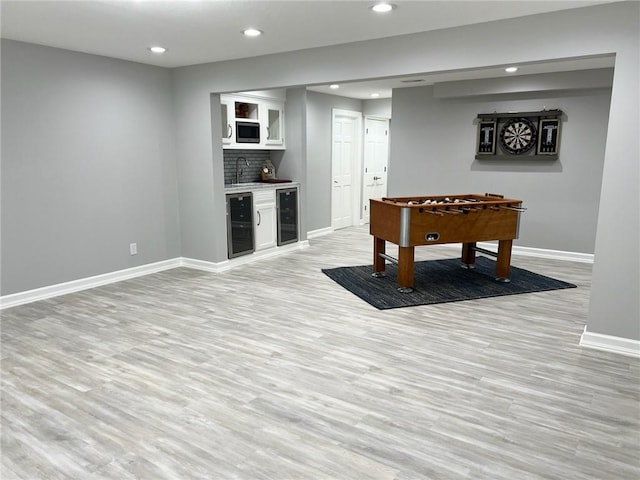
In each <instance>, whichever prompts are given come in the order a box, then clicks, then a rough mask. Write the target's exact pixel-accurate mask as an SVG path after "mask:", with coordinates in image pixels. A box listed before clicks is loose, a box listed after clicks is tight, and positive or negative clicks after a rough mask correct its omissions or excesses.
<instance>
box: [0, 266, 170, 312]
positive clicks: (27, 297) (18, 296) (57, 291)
mask: <svg viewBox="0 0 640 480" xmlns="http://www.w3.org/2000/svg"><path fill="white" fill-rule="evenodd" d="M180 264H181V261H180V258H172V259H169V260H163V261H161V262H155V263H149V264H147V265H140V266H138V267H133V268H126V269H124V270H117V271H115V272H109V273H104V274H102V275H94V276H92V277H86V278H81V279H78V280H72V281H70V282H64V283H58V284H56V285H49V286H47V287H41V288H35V289H33V290H26V291H24V292H18V293H13V294H11V295H3V296H2V297H0V310H3V309H5V308H10V307H16V306H18V305H24V304H25V303H31V302H36V301H38V300H45V299H47V298H53V297H58V296H60V295H67V294H69V293H75V292H79V291H81V290H86V289H88V288H95V287H100V286H102V285H108V284H110V283H115V282H121V281H122V280H128V279H130V278H135V277H141V276H143V275H149V274H151V273H156V272H162V271H163V270H169V269H171V268H176V267H179V266H180Z"/></svg>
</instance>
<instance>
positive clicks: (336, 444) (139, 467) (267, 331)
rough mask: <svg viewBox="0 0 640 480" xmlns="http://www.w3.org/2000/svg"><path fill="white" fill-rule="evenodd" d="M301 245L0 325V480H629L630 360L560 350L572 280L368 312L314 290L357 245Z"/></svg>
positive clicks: (569, 315) (358, 240) (51, 304)
mask: <svg viewBox="0 0 640 480" xmlns="http://www.w3.org/2000/svg"><path fill="white" fill-rule="evenodd" d="M310 243H311V248H309V249H306V250H303V251H299V252H295V253H292V254H290V255H287V256H283V257H279V258H273V259H268V260H264V261H261V262H259V263H254V264H251V265H246V266H242V267H238V268H236V269H234V270H232V271H229V272H227V273H223V274H212V273H205V272H201V271H196V270H188V269H175V270H171V271H166V272H162V273H158V274H154V275H150V276H147V277H143V278H138V279H134V280H129V281H125V282H121V283H118V284H113V285H109V286H105V287H101V288H96V289H93V290H88V291H84V292H80V293H76V294H72V295H67V296H63V297H58V298H54V299H50V300H46V301H41V302H36V303H32V304H29V305H24V306H20V307H15V308H12V309H8V310H5V311H4V312H2V352H1V355H2V472H1V473H2V479H3V480H9V479H30V480H31V479H34V480H35V479H82V480H97V479H118V480H127V479H150V480H161V479H216V480H217V479H220V480H225V479H242V480H254V479H256V480H258V479H277V480H286V479H291V480H293V479H300V480H324V479H358V480H359V479H363V480H364V479H380V480H383V479H388V480H392V479H395V480H407V479H434V480H435V479H438V480H440V479H473V480H485V479H486V480H502V479H504V480H507V479H508V480H529V479H531V480H533V479H553V480H555V479H558V480H570V479H603V480H604V479H606V480H623V479H629V480H638V479H639V478H640V407H639V406H640V388H639V373H640V361H639V360H638V359H634V358H628V357H624V356H618V355H614V354H609V353H603V352H598V351H594V350H588V349H583V348H581V347H579V346H578V342H579V338H580V334H581V333H582V330H583V327H584V324H585V319H586V315H587V309H588V297H589V287H590V279H591V267H590V265H586V264H579V263H569V262H559V261H549V260H540V259H533V258H524V257H514V259H513V263H514V265H517V266H520V267H523V268H527V269H530V270H533V271H535V272H538V273H542V274H546V275H550V276H554V277H556V278H559V279H561V280H566V281H569V282H572V283H575V284H577V285H578V288H577V289H569V290H559V291H553V292H544V293H534V294H525V295H515V296H509V297H499V298H493V299H483V300H476V301H468V302H459V303H452V304H442V305H434V306H422V307H412V308H404V309H395V310H386V311H378V310H376V309H375V308H373V307H371V306H369V305H368V304H366V303H365V302H363V301H361V300H360V299H358V298H357V297H355V296H354V295H352V294H351V293H349V292H347V291H346V290H344V289H342V288H341V287H340V286H338V285H337V284H336V283H334V282H333V281H331V280H330V279H329V278H328V277H326V276H325V275H324V274H322V273H321V271H320V269H321V268H324V267H333V266H343V265H356V264H367V263H369V264H370V263H371V250H372V241H371V237H370V236H369V235H368V232H367V227H358V228H349V229H344V230H340V231H337V232H335V233H333V234H331V235H327V236H324V237H320V238H317V239H314V240H311V242H310ZM389 250H393V248H390V249H389ZM390 253H393V252H392V251H391V252H390ZM416 254H417V259H427V258H446V257H453V256H456V255H457V254H458V252H457V250H452V249H451V248H450V247H423V248H418V249H416Z"/></svg>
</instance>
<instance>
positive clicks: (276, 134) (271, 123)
mask: <svg viewBox="0 0 640 480" xmlns="http://www.w3.org/2000/svg"><path fill="white" fill-rule="evenodd" d="M263 123H264V126H265V127H266V128H265V130H266V131H265V144H266V145H280V146H284V131H283V130H284V105H283V104H281V103H273V102H270V103H267V104H265V108H264V122H263Z"/></svg>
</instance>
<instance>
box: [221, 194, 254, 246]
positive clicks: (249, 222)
mask: <svg viewBox="0 0 640 480" xmlns="http://www.w3.org/2000/svg"><path fill="white" fill-rule="evenodd" d="M227 245H228V253H229V255H228V256H229V258H233V257H238V256H240V255H245V254H247V253H251V252H253V250H254V246H253V202H252V196H251V194H250V193H243V194H239V195H227Z"/></svg>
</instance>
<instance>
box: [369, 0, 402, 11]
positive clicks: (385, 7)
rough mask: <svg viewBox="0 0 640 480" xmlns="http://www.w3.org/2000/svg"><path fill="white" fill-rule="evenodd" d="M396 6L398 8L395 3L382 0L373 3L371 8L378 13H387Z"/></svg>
mask: <svg viewBox="0 0 640 480" xmlns="http://www.w3.org/2000/svg"><path fill="white" fill-rule="evenodd" d="M394 8H396V6H395V5H394V4H393V3H385V2H380V3H376V4H375V5H373V6H372V7H371V10H373V11H374V12H376V13H387V12H390V11H391V10H393V9H394Z"/></svg>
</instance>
